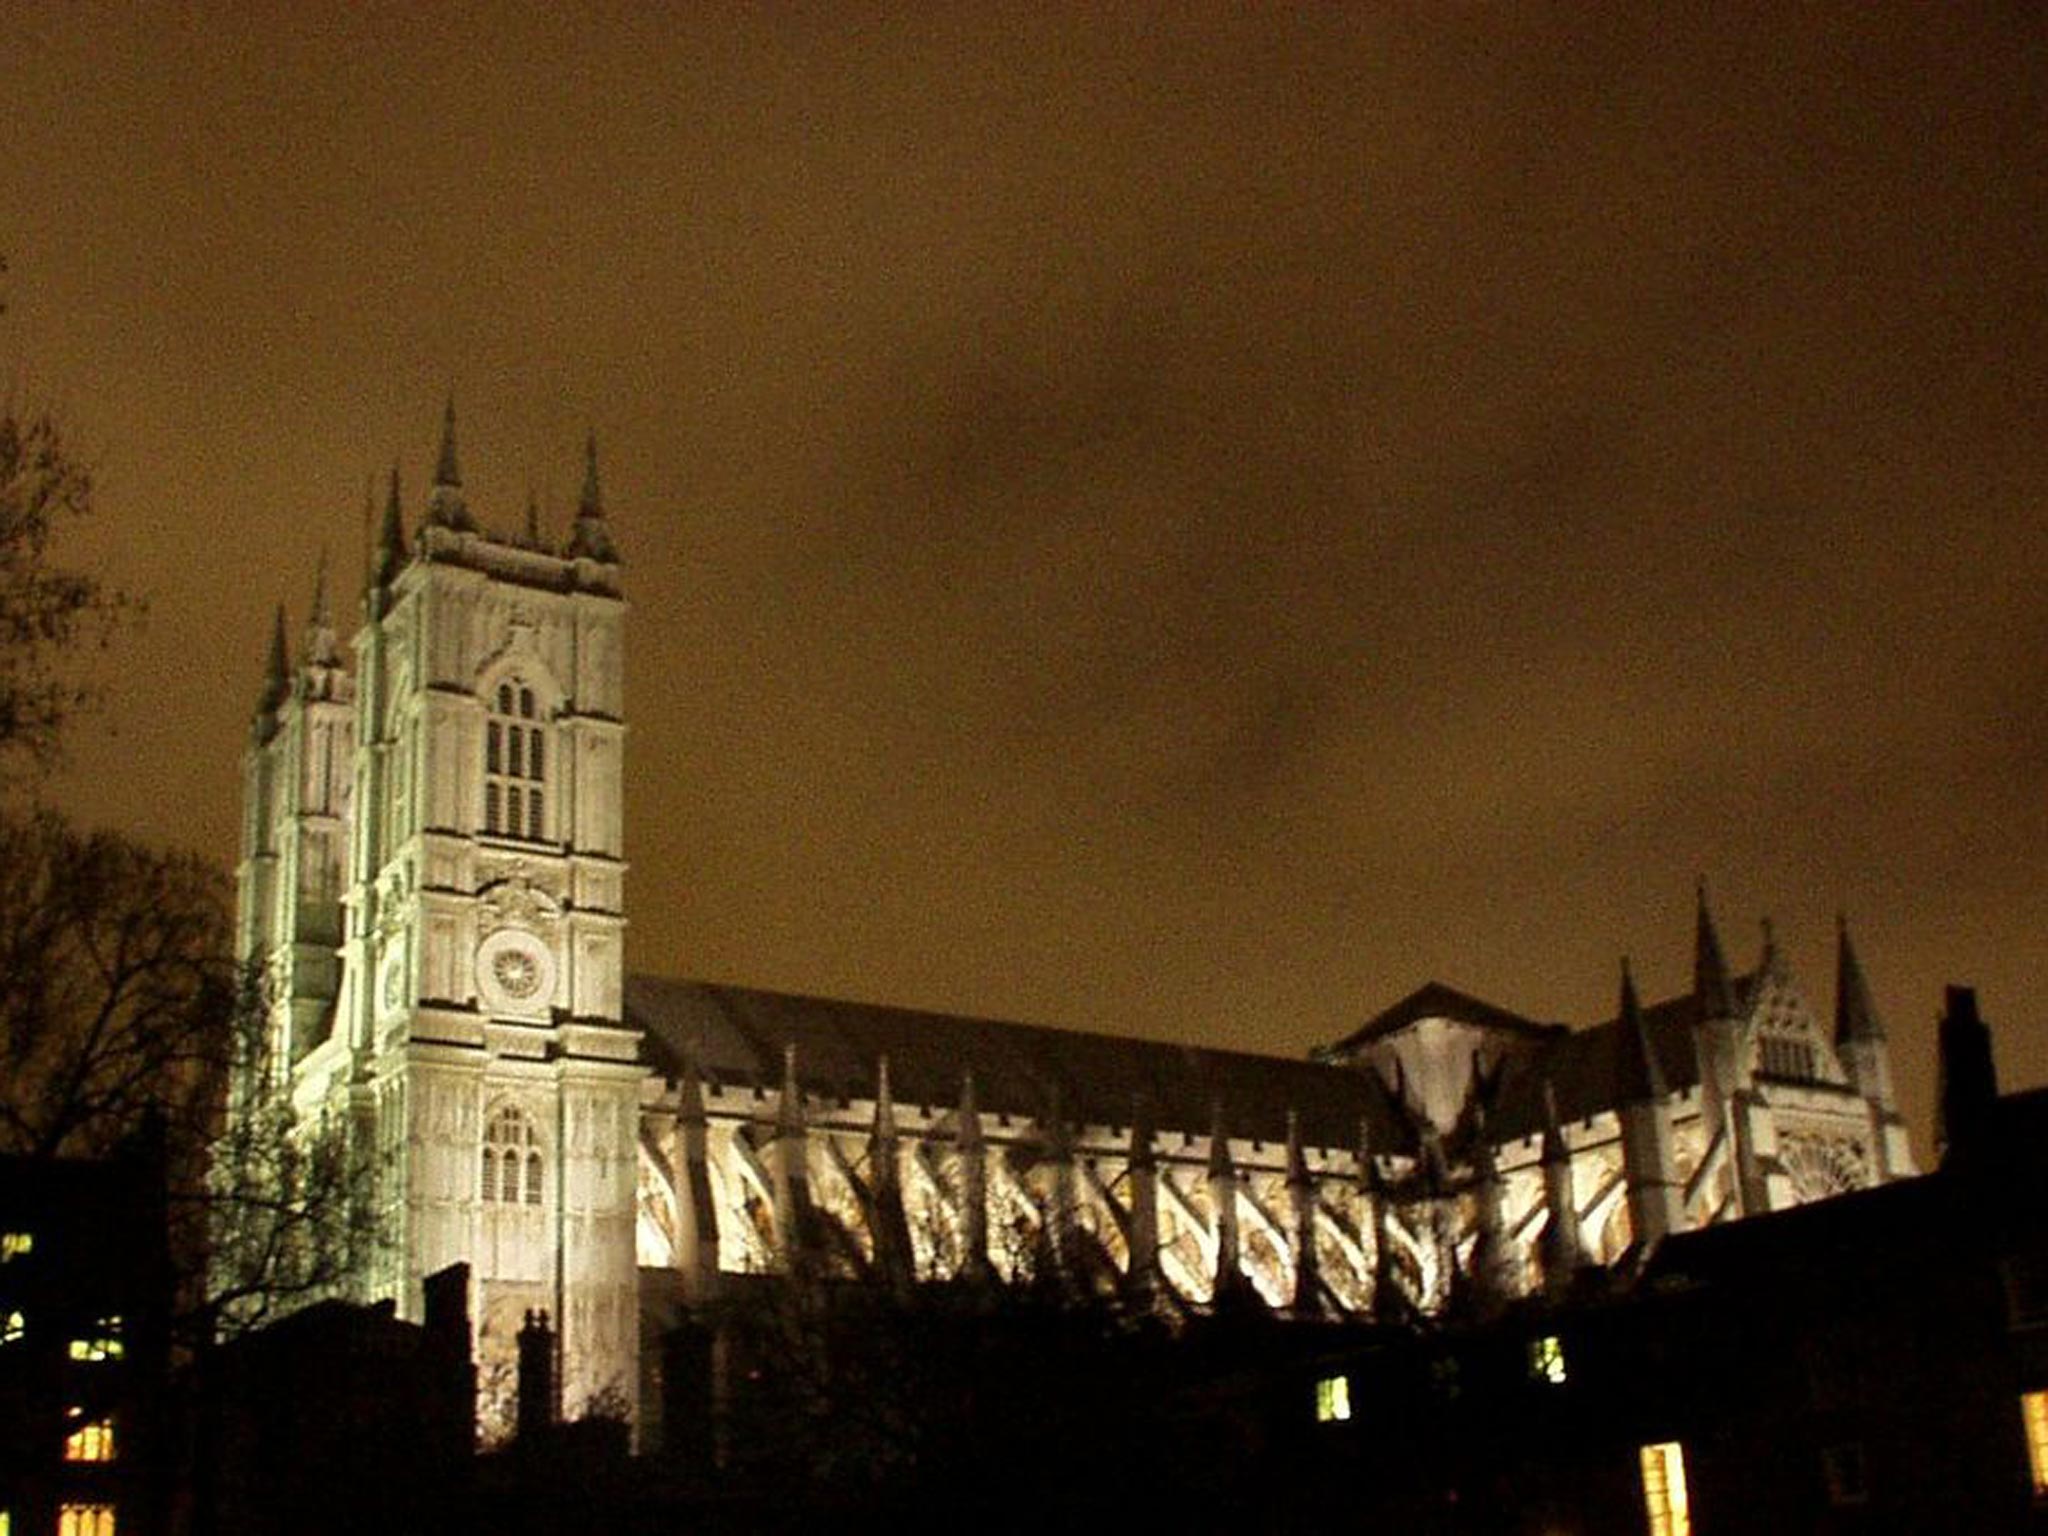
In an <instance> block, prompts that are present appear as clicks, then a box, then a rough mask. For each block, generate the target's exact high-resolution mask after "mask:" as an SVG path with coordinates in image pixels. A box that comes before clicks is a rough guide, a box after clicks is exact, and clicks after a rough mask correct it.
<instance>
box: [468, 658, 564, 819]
mask: <svg viewBox="0 0 2048 1536" xmlns="http://www.w3.org/2000/svg"><path fill="white" fill-rule="evenodd" d="M487 702H488V703H489V705H490V713H489V715H488V716H487V717H486V719H485V721H484V830H485V831H486V832H491V833H495V834H497V835H498V836H500V837H518V838H524V839H526V840H528V841H529V842H538V841H540V840H541V839H542V838H544V837H545V836H546V835H547V778H548V774H547V767H548V756H549V753H548V746H547V723H546V721H545V720H543V719H542V717H541V713H540V706H539V703H538V701H537V700H536V699H535V698H534V694H533V690H532V689H531V688H530V687H528V686H527V685H526V684H525V683H522V682H520V681H518V680H516V679H514V680H512V681H509V682H503V683H500V684H498V690H497V692H496V693H495V694H493V695H492V696H491V697H490V699H489V700H488V701H487Z"/></svg>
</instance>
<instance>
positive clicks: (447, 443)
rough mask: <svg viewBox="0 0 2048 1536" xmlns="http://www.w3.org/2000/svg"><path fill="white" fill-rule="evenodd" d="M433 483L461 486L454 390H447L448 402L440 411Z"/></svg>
mask: <svg viewBox="0 0 2048 1536" xmlns="http://www.w3.org/2000/svg"><path fill="white" fill-rule="evenodd" d="M434 484H435V485H436V486H447V487H450V488H452V489H455V490H460V489H461V488H462V465H461V464H460V463H458V462H457V461H456V457H455V392H454V391H453V390H450V391H449V392H448V403H447V405H446V406H444V407H443V408H442V411H441V453H440V458H439V459H438V461H437V462H436V463H435V465H434Z"/></svg>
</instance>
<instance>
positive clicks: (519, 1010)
mask: <svg viewBox="0 0 2048 1536" xmlns="http://www.w3.org/2000/svg"><path fill="white" fill-rule="evenodd" d="M476 990H477V995H478V996H479V997H480V998H482V999H483V1003H484V1006H485V1007H486V1008H488V1009H489V1010H490V1011H491V1012H492V1013H501V1014H509V1015H512V1016H513V1017H525V1018H534V1017H541V1016H545V1015H546V1013H547V1011H548V1003H549V1000H550V999H551V998H552V997H553V996H554V992H555V957H554V955H553V954H552V953H550V952H549V950H548V947H547V945H545V944H543V943H541V941H540V940H539V939H537V938H535V937H534V936H533V934H531V933H530V932H528V931H527V930H525V929H523V928H499V929H498V930H497V931H496V932H494V933H491V934H489V935H487V936H486V937H485V939H484V941H483V943H481V944H479V945H478V946H477V951H476Z"/></svg>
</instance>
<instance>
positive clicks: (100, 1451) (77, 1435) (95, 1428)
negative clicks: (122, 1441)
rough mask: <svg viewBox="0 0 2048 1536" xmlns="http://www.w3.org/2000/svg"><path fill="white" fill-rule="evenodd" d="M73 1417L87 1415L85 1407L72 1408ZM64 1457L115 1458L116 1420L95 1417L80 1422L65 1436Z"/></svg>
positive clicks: (75, 1459)
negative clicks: (88, 1420) (82, 1422)
mask: <svg viewBox="0 0 2048 1536" xmlns="http://www.w3.org/2000/svg"><path fill="white" fill-rule="evenodd" d="M71 1417H72V1418H73V1419H82V1418H84V1417H85V1410H84V1409H83V1408H74V1409H72V1410H71ZM64 1459H65V1460H66V1461H112V1460H113V1459H114V1421H113V1420H112V1419H93V1420H91V1421H90V1422H89V1423H84V1424H80V1425H79V1426H78V1427H77V1428H76V1429H74V1430H72V1431H71V1433H70V1434H68V1435H66V1436H65V1437H64Z"/></svg>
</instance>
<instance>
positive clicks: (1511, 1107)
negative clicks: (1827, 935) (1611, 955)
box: [1487, 977, 1750, 1141]
mask: <svg viewBox="0 0 2048 1536" xmlns="http://www.w3.org/2000/svg"><path fill="white" fill-rule="evenodd" d="M1749 984H1750V978H1747V977H1744V978H1742V979H1741V980H1738V981H1737V982H1736V983H1735V991H1736V993H1737V994H1738V996H1746V995H1747V994H1748V987H1749ZM1640 1013H1641V1016H1642V1021H1643V1034H1644V1036H1645V1037H1646V1038H1647V1039H1648V1041H1649V1045H1650V1049H1651V1051H1652V1052H1654V1053H1655V1056H1656V1063H1657V1071H1658V1074H1659V1075H1660V1076H1661V1077H1662V1078H1663V1081H1664V1087H1665V1089H1666V1091H1667V1092H1671V1093H1683V1092H1684V1091H1685V1090H1686V1089H1688V1088H1691V1087H1694V1086H1696V1085H1697V1084H1698V1082H1699V1080H1700V1059H1699V1052H1698V1050H1697V1048H1696V1047H1695V1045H1694V1043H1693V1033H1694V1027H1695V1026H1696V1025H1697V1024H1698V1022H1699V1017H1700V1005H1699V999H1698V998H1697V997H1696V996H1694V995H1693V994H1692V993H1690V992H1682V993H1680V994H1679V995H1678V996H1677V997H1671V998H1666V999H1665V1000H1664V1001H1663V1002H1661V1003H1652V1004H1650V1005H1649V1006H1648V1007H1645V1008H1642V1009H1641V1010H1640ZM1630 1049H1631V1047H1630V1042H1629V1030H1628V1027H1627V1023H1626V1021H1625V1020H1623V1019H1622V1018H1620V1017H1618V1016H1617V1017H1615V1018H1612V1019H1609V1020H1607V1021H1606V1022H1605V1023H1601V1024H1595V1025H1592V1026H1591V1027H1590V1028H1587V1029H1575V1030H1567V1031H1564V1032H1562V1033H1561V1034H1560V1035H1559V1036H1558V1038H1557V1040H1556V1042H1555V1043H1554V1044H1553V1045H1551V1047H1550V1048H1549V1049H1548V1050H1546V1051H1544V1052H1543V1053H1542V1054H1541V1055H1538V1056H1535V1057H1533V1058H1531V1060H1530V1061H1529V1062H1528V1063H1526V1064H1523V1065H1511V1066H1510V1067H1509V1068H1508V1073H1507V1077H1506V1079H1505V1080H1504V1081H1503V1082H1502V1083H1501V1085H1500V1089H1499V1092H1498V1095H1497V1097H1496V1098H1495V1101H1494V1105H1493V1109H1492V1112H1491V1113H1490V1114H1489V1115H1488V1116H1487V1129H1488V1130H1489V1132H1490V1133H1491V1134H1492V1136H1493V1138H1494V1139H1495V1140H1496V1141H1508V1140H1512V1139H1514V1138H1516V1137H1520V1136H1537V1135H1541V1134H1542V1131H1543V1083H1544V1080H1545V1079H1546V1078H1547V1079H1549V1080H1550V1083H1551V1084H1552V1086H1553V1088H1554V1089H1555V1091H1556V1094H1557V1113H1558V1117H1559V1118H1560V1119H1561V1120H1564V1121H1567V1122H1569V1121H1573V1120H1583V1119H1585V1118H1587V1117H1588V1116H1590V1115H1596V1114H1599V1113H1600V1112H1601V1111H1603V1110H1609V1109H1614V1108H1617V1107H1619V1105H1620V1102H1621V1098H1622V1094H1621V1092H1620V1085H1621V1083H1622V1079H1623V1076H1624V1073H1625V1069H1626V1068H1627V1066H1628V1062H1627V1060H1626V1057H1627V1056H1628V1055H1629V1053H1630Z"/></svg>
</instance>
